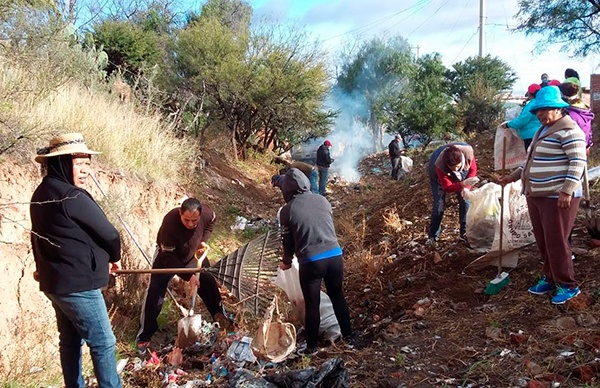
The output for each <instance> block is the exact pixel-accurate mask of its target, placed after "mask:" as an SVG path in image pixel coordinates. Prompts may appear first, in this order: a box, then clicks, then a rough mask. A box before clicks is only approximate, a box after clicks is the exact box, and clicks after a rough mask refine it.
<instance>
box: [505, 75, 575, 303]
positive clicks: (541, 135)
mask: <svg viewBox="0 0 600 388" xmlns="http://www.w3.org/2000/svg"><path fill="white" fill-rule="evenodd" d="M568 106H569V105H568V104H567V103H566V102H564V101H563V100H562V98H561V94H560V90H559V89H558V87H556V86H547V87H545V88H542V90H540V91H539V92H538V93H537V95H536V98H535V101H534V102H533V106H532V107H531V112H532V113H534V114H535V115H536V116H537V118H538V119H539V120H540V123H541V124H542V127H541V128H540V129H539V130H538V131H537V132H536V134H535V136H534V137H533V140H532V142H531V146H530V148H529V152H528V154H527V160H526V161H525V163H524V164H523V165H522V166H521V167H519V168H518V169H516V170H515V171H513V173H512V174H510V175H508V176H506V177H502V178H501V183H503V184H507V183H510V182H514V181H517V180H519V179H521V180H522V181H523V193H524V194H525V196H526V197H527V206H528V208H529V216H530V217H531V223H532V224H533V233H534V235H535V239H536V242H537V245H538V248H539V249H540V253H541V256H542V260H543V261H544V265H543V277H542V279H541V280H540V281H539V282H538V284H537V285H535V286H533V287H531V288H529V292H531V293H532V294H536V295H543V294H547V293H550V292H553V291H555V290H556V293H555V295H554V297H553V298H552V303H554V304H563V303H565V302H566V301H567V300H569V299H571V298H574V297H576V296H577V295H578V294H579V288H578V287H577V283H576V282H575V275H574V271H573V262H572V260H571V246H570V244H569V241H568V239H569V233H570V232H571V229H572V228H573V224H574V222H575V216H576V215H577V209H578V208H579V201H580V198H581V194H582V192H581V177H582V175H583V171H584V168H585V166H586V163H587V160H586V152H585V146H586V142H585V135H584V133H583V131H582V130H581V129H580V128H579V127H578V126H577V124H576V123H575V121H573V119H571V118H570V117H569V115H568V114H567V113H566V111H565V108H567V107H568Z"/></svg>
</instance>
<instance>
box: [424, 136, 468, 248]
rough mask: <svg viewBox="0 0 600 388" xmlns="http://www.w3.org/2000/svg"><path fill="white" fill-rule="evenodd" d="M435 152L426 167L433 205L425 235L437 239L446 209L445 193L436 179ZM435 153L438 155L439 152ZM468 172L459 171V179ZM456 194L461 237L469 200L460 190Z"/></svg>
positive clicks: (464, 226)
mask: <svg viewBox="0 0 600 388" xmlns="http://www.w3.org/2000/svg"><path fill="white" fill-rule="evenodd" d="M440 148H442V147H440ZM436 152H437V151H436ZM436 152H434V154H433V155H432V157H431V161H430V163H429V169H428V172H429V183H430V185H431V194H432V196H433V205H432V209H431V222H430V223H429V230H428V232H427V237H429V238H435V239H436V240H437V239H438V237H439V236H440V233H441V231H442V218H443V217H444V210H445V209H446V193H445V192H444V190H442V185H440V181H439V180H438V176H437V173H436V170H435V159H437V156H436ZM437 155H439V153H438V154H437ZM468 173H469V172H468V171H462V172H461V181H463V180H465V178H466V177H467V175H468ZM456 196H457V198H458V220H459V222H460V236H461V237H463V236H464V235H465V233H466V232H467V211H468V210H469V205H470V201H466V200H465V199H464V198H463V196H462V192H460V191H459V192H457V193H456Z"/></svg>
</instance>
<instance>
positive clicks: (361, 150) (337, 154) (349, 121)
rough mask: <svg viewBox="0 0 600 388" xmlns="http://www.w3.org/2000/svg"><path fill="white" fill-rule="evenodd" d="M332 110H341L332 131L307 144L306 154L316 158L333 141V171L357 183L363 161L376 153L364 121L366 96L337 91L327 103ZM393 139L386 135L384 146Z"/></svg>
mask: <svg viewBox="0 0 600 388" xmlns="http://www.w3.org/2000/svg"><path fill="white" fill-rule="evenodd" d="M326 104H327V107H328V108H329V109H334V110H338V111H339V112H340V113H339V116H338V117H337V118H336V120H335V124H334V127H333V129H332V131H331V132H330V133H329V134H328V135H327V136H326V137H323V138H318V139H313V140H311V141H309V142H307V143H305V144H303V146H302V148H303V152H302V153H303V154H304V155H315V154H316V150H317V148H319V146H320V145H321V144H323V142H324V141H325V140H329V141H331V144H332V147H331V157H332V158H334V159H335V161H334V162H333V164H332V165H331V172H335V173H337V174H339V175H340V176H341V177H342V178H343V179H345V180H347V181H351V182H356V181H358V180H359V179H360V173H359V172H358V163H359V162H360V160H361V159H362V158H364V157H365V156H367V155H370V154H372V153H373V152H375V143H374V141H373V135H372V133H371V130H370V128H369V127H368V126H367V125H366V124H365V123H364V122H363V121H361V120H360V118H361V117H368V114H369V113H368V107H367V103H366V101H365V100H364V97H363V96H362V95H360V94H359V93H353V94H352V95H348V94H346V93H344V92H341V91H339V90H335V91H334V92H332V93H331V95H330V96H329V98H328V100H327V102H326ZM391 140H392V136H390V135H388V134H386V135H385V138H384V141H385V143H384V144H387V143H389V142H390V141H391Z"/></svg>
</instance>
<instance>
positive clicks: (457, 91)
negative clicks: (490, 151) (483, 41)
mask: <svg viewBox="0 0 600 388" xmlns="http://www.w3.org/2000/svg"><path fill="white" fill-rule="evenodd" d="M446 76H447V78H448V80H449V81H450V83H451V88H450V90H451V92H452V95H453V97H454V100H455V102H456V105H457V111H458V119H459V122H461V123H462V127H463V130H464V131H465V132H472V131H476V132H482V131H485V130H489V129H491V128H492V127H494V125H495V124H496V121H497V120H498V118H499V117H500V115H501V113H502V112H503V111H504V105H503V101H502V92H504V91H506V90H508V89H510V88H511V87H512V85H513V84H514V83H515V80H516V75H515V73H514V71H513V70H512V68H511V67H510V66H509V65H508V64H507V63H505V62H504V61H502V60H501V59H500V58H497V57H492V56H490V55H489V54H488V55H487V56H485V57H469V58H467V59H465V60H464V61H463V62H458V63H455V64H454V65H453V70H449V71H448V72H447V74H446Z"/></svg>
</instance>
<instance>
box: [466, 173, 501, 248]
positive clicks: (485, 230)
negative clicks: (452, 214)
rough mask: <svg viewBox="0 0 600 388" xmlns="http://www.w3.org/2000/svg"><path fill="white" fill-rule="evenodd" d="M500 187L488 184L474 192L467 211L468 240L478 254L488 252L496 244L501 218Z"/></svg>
mask: <svg viewBox="0 0 600 388" xmlns="http://www.w3.org/2000/svg"><path fill="white" fill-rule="evenodd" d="M499 198H500V185H497V184H495V183H486V184H485V185H483V186H482V187H481V188H479V189H477V190H472V191H471V193H470V195H469V199H470V201H471V205H470V206H469V210H468V211H467V239H468V240H469V245H470V246H471V248H473V249H474V250H475V251H476V252H487V251H489V249H490V248H491V247H492V243H493V242H494V231H495V228H496V221H497V220H498V219H499V217H500V201H499Z"/></svg>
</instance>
